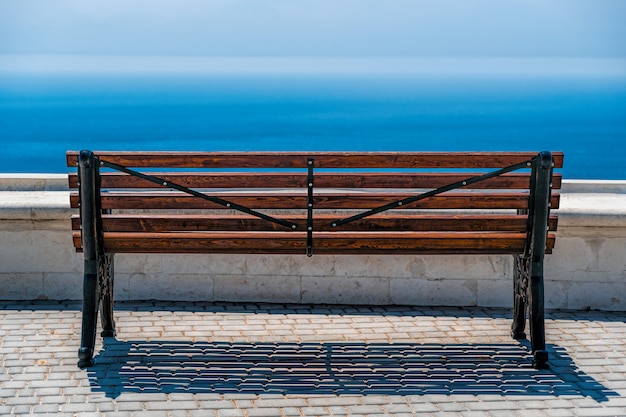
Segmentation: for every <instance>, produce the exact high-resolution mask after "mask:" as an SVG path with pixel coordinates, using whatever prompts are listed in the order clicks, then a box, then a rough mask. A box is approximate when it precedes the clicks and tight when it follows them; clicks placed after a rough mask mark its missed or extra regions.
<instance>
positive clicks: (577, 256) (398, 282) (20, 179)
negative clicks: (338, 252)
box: [0, 174, 626, 311]
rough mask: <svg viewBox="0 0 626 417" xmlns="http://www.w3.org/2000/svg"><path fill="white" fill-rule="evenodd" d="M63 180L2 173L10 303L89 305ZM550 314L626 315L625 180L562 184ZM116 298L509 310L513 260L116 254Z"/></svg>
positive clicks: (0, 232)
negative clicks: (85, 301) (49, 301)
mask: <svg viewBox="0 0 626 417" xmlns="http://www.w3.org/2000/svg"><path fill="white" fill-rule="evenodd" d="M71 212H72V210H71V209H70V208H69V198H68V191H67V177H66V176H65V175H36V174H31V175H24V174H22V175H18V174H9V175H7V174H4V175H0V299H11V300H29V299H53V300H64V299H81V298H82V257H81V255H80V254H76V253H75V252H74V249H73V246H72V241H71V233H70V222H69V217H70V214H71ZM558 213H559V228H558V232H557V241H556V248H555V250H554V253H553V254H552V255H549V256H548V257H547V259H546V271H545V272H546V274H545V275H546V305H547V307H548V308H564V309H586V308H590V309H601V310H623V311H626V181H564V184H563V190H562V200H561V208H560V209H559V210H558ZM115 271H116V272H115V273H116V277H115V286H116V289H115V293H116V295H115V296H116V299H118V300H142V299H143V300H145V299H159V300H205V301H259V302H277V303H350V304H415V305H457V306H485V307H510V306H511V305H512V287H513V284H512V257H510V256H469V255H462V256H406V255H404V256H402V255H399V256H359V257H358V261H356V262H355V258H354V257H352V256H313V257H312V258H307V257H306V256H278V255H272V256H262V255H117V256H116V264H115Z"/></svg>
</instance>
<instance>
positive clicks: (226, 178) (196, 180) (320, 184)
mask: <svg viewBox="0 0 626 417" xmlns="http://www.w3.org/2000/svg"><path fill="white" fill-rule="evenodd" d="M480 174H481V173H478V172H476V173H429V172H422V173H402V172H396V173H372V172H351V173H325V172H320V173H316V174H315V187H316V188H384V189H389V188H424V189H432V188H439V187H443V186H446V185H449V184H453V183H455V182H460V181H463V180H466V179H468V178H470V177H473V176H477V175H480ZM151 175H154V176H156V177H158V178H162V179H164V180H165V181H167V182H168V183H176V184H179V185H182V186H184V187H188V188H193V189H197V188H229V189H230V188H234V189H243V188H306V187H307V175H306V173H301V174H298V173H280V172H273V173H266V172H256V173H243V172H238V173H233V172H221V173H219V172H218V173H151ZM101 182H102V185H101V186H102V188H104V189H111V188H163V186H161V185H158V184H155V183H152V182H150V181H146V180H143V179H141V178H137V177H134V176H130V175H126V174H120V173H111V172H106V173H102V175H101ZM69 185H70V188H77V187H78V175H77V174H70V175H69ZM529 186H530V176H529V174H528V173H521V174H506V175H502V176H500V177H496V178H491V179H489V180H486V181H481V182H478V183H475V184H473V185H470V186H466V187H463V188H464V189H500V188H502V189H510V190H512V189H528V188H529ZM553 188H554V189H560V188H561V175H560V174H555V175H554V178H553Z"/></svg>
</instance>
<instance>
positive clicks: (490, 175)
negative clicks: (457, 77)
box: [331, 157, 536, 227]
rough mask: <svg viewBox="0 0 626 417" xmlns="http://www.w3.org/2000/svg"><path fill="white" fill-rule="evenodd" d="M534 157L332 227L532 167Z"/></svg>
mask: <svg viewBox="0 0 626 417" xmlns="http://www.w3.org/2000/svg"><path fill="white" fill-rule="evenodd" d="M534 159H536V157H535V158H533V159H531V160H529V161H524V162H520V163H519V164H515V165H511V166H508V167H505V168H501V169H498V170H496V171H492V172H488V173H486V174H483V175H477V176H474V177H470V178H467V179H465V180H463V181H458V182H455V183H452V184H449V185H445V186H443V187H439V188H436V189H434V190H431V191H427V192H425V193H423V194H419V195H416V196H412V197H407V198H405V199H402V200H399V201H394V202H393V203H389V204H385V205H384V206H380V207H377V208H374V209H371V210H368V211H365V212H363V213H359V214H356V215H354V216H351V217H347V218H344V219H340V220H336V221H334V222H332V223H331V226H332V227H338V226H342V225H344V224H347V223H350V222H353V221H356V220H361V219H363V218H365V217H369V216H373V215H374V214H378V213H382V212H384V211H388V210H393V209H395V208H398V207H402V206H405V205H407V204H411V203H415V202H416V201H420V200H424V199H426V198H429V197H434V196H436V195H438V194H441V193H445V192H446V191H451V190H455V189H457V188H461V187H464V186H466V185H470V184H475V183H477V182H480V181H485V180H488V179H489V178H493V177H497V176H500V175H502V174H506V173H507V172H511V171H516V170H518V169H522V168H530V167H531V166H532V161H533V160H534Z"/></svg>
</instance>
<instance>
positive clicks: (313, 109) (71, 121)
mask: <svg viewBox="0 0 626 417" xmlns="http://www.w3.org/2000/svg"><path fill="white" fill-rule="evenodd" d="M0 138H1V139H0V143H1V144H2V151H1V152H0V172H5V173H8V172H15V173H18V172H32V173H40V172H48V173H61V172H67V170H68V168H66V167H65V158H64V154H65V151H66V150H68V149H71V150H79V149H94V150H205V151H215V150H219V151H226V150H235V151H245V150H272V151H280V150H299V151H307V150H310V151H324V150H341V151H349V150H356V151H382V150H388V151H496V150H502V151H508V150H530V151H541V150H552V151H564V152H565V168H564V170H563V173H564V176H565V178H570V179H626V168H625V165H624V164H625V163H626V74H625V76H624V77H620V76H617V77H616V76H613V77H602V76H597V77H594V76H568V77H559V76H555V74H547V75H545V76H542V75H541V74H533V75H532V76H522V75H519V74H517V75H516V74H512V75H502V74H498V75H497V76H493V74H484V75H481V74H476V73H474V74H473V75H472V76H463V74H462V72H455V73H444V74H437V73H436V72H429V73H427V74H425V73H418V74H414V73H385V72H382V73H377V72H376V71H370V72H367V71H365V72H363V73H357V74H352V73H350V72H346V71H343V72H338V73H333V72H332V71H324V72H321V73H315V72H306V71H304V72H303V71H299V72H298V71H297V72H295V73H293V74H291V73H288V72H287V73H286V72H278V73H277V72H271V71H265V72H263V71H260V72H258V73H257V72H255V71H247V72H239V73H234V74H230V73H228V72H209V73H203V72H201V71H200V72H180V71H172V72H168V71H152V72H140V71H139V72H138V71H128V72H124V71H114V72H107V71H101V72H97V71H96V72H93V71H92V72H85V73H81V72H63V71H52V72H45V71H38V72H32V71H31V72H4V73H0Z"/></svg>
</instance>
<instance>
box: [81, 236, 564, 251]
mask: <svg viewBox="0 0 626 417" xmlns="http://www.w3.org/2000/svg"><path fill="white" fill-rule="evenodd" d="M104 239H105V249H106V251H107V252H109V253H259V254H275V253H281V254H283V253H284V254H289V253H303V251H304V250H305V248H306V233H304V232H221V233H176V234H175V236H172V234H170V233H165V234H164V233H149V234H147V233H105V236H104ZM74 240H75V245H76V244H77V243H78V242H77V240H78V241H79V240H80V233H79V232H74ZM525 240H526V234H525V233H479V232H476V233H474V232H473V233H458V232H457V233H453V232H447V233H441V232H427V233H420V232H396V233H374V232H362V233H359V232H318V233H314V234H313V242H314V250H315V252H316V253H318V254H322V253H329V254H330V253H332V254H344V253H345V254H349V253H354V252H358V253H366V254H370V253H371V254H375V253H394V254H402V253H416V254H419V253H425V254H426V253H484V254H517V253H521V252H522V251H523V248H524V243H525ZM548 245H549V247H553V246H554V236H553V235H550V236H549V238H548ZM77 247H80V245H79V244H78V245H77Z"/></svg>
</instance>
